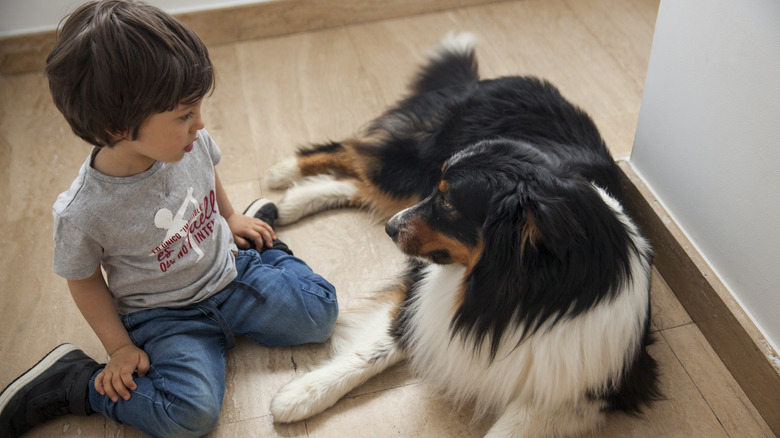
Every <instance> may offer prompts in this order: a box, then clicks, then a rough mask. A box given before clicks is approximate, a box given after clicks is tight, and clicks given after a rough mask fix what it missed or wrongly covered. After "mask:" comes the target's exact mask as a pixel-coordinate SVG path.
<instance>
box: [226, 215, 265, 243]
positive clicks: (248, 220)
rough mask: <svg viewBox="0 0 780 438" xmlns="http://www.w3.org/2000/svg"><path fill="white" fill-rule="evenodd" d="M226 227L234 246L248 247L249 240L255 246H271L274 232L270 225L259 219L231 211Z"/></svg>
mask: <svg viewBox="0 0 780 438" xmlns="http://www.w3.org/2000/svg"><path fill="white" fill-rule="evenodd" d="M227 223H228V227H230V231H231V232H232V233H233V240H234V241H235V242H236V246H238V247H239V248H241V249H248V248H249V247H250V246H249V241H252V242H254V244H255V247H256V248H262V247H263V246H267V247H269V248H270V247H271V246H273V241H274V240H276V233H274V229H273V228H271V226H270V225H268V224H267V223H265V222H263V221H261V220H260V219H257V218H254V217H249V216H246V215H244V214H241V213H233V214H232V215H230V217H228V218H227Z"/></svg>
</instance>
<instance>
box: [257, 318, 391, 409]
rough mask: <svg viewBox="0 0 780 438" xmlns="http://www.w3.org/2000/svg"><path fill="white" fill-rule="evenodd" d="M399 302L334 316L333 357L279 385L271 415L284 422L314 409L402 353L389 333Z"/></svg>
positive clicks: (322, 405)
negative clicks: (337, 316)
mask: <svg viewBox="0 0 780 438" xmlns="http://www.w3.org/2000/svg"><path fill="white" fill-rule="evenodd" d="M397 305H398V303H382V305H381V306H380V307H378V308H376V309H374V310H373V311H371V312H360V313H358V312H355V313H350V312H346V313H344V314H342V315H340V316H339V322H338V323H337V326H336V330H335V331H334V333H333V337H332V338H331V346H332V348H333V356H332V358H331V359H330V360H329V361H328V362H327V363H325V364H324V365H322V366H321V367H319V368H316V369H314V370H313V371H311V372H309V373H307V374H304V375H303V376H302V377H300V378H298V379H295V380H292V381H290V382H289V383H287V384H286V385H284V386H283V387H282V388H281V389H280V390H279V392H277V393H276V395H274V398H273V400H272V401H271V413H272V414H273V416H274V420H275V421H279V422H283V423H289V422H293V421H299V420H303V419H306V418H309V417H311V416H312V415H315V414H318V413H320V412H322V411H324V410H325V409H327V408H329V407H330V406H332V405H333V404H335V403H336V402H337V401H338V400H339V399H341V398H342V397H343V396H344V395H346V394H347V393H348V392H349V391H351V390H352V389H353V388H355V387H357V386H359V385H361V384H363V383H364V382H365V381H367V380H368V379H370V378H371V377H373V376H375V375H377V374H379V373H381V372H382V371H384V370H385V369H387V368H389V367H390V366H392V365H393V364H395V363H397V362H399V361H401V360H402V359H404V358H405V357H406V353H405V352H404V351H403V350H401V349H400V348H399V347H398V344H396V342H395V339H394V338H393V335H392V333H391V327H392V321H393V318H394V315H395V313H396V309H397Z"/></svg>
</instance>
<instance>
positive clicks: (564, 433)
mask: <svg viewBox="0 0 780 438" xmlns="http://www.w3.org/2000/svg"><path fill="white" fill-rule="evenodd" d="M603 422H604V414H603V412H602V410H601V405H600V404H599V403H598V402H595V401H591V400H588V399H586V398H583V399H582V400H579V401H576V402H575V401H571V402H568V403H562V404H559V405H551V406H547V407H541V406H538V405H537V404H536V403H534V402H531V401H528V400H521V399H515V400H513V401H512V402H510V403H509V404H508V405H507V407H506V409H505V410H504V412H503V413H502V414H501V416H500V417H499V418H498V420H496V422H495V424H493V427H491V428H490V430H489V431H488V432H487V434H485V438H508V437H528V438H531V437H533V438H543V437H568V436H579V435H581V434H583V433H587V432H593V431H595V430H597V429H598V428H599V427H600V426H601V425H602V424H603Z"/></svg>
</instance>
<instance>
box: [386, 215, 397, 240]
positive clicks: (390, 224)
mask: <svg viewBox="0 0 780 438" xmlns="http://www.w3.org/2000/svg"><path fill="white" fill-rule="evenodd" d="M396 218H397V216H393V217H392V218H391V219H390V220H389V221H387V224H385V233H387V235H388V236H390V238H391V239H393V242H395V239H396V237H398V229H399V226H398V222H399V221H398V220H397V219H396Z"/></svg>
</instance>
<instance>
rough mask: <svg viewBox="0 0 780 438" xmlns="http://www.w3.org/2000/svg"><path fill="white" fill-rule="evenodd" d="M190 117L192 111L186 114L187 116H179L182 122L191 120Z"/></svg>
mask: <svg viewBox="0 0 780 438" xmlns="http://www.w3.org/2000/svg"><path fill="white" fill-rule="evenodd" d="M192 116H193V114H192V111H190V112H188V113H187V114H185V115H183V116H181V117H180V118H181V119H182V120H189V119H191V118H192Z"/></svg>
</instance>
